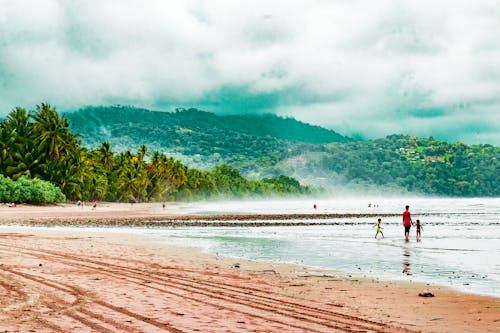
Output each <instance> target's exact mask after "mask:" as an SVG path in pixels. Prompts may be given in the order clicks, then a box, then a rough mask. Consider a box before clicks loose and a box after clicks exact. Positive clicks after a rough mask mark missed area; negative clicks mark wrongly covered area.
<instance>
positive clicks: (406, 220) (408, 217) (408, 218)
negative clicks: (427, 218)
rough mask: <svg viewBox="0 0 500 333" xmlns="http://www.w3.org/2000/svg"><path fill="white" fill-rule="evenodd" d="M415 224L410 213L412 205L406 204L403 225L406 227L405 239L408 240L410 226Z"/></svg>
mask: <svg viewBox="0 0 500 333" xmlns="http://www.w3.org/2000/svg"><path fill="white" fill-rule="evenodd" d="M412 224H413V221H412V220H411V214H410V206H408V205H406V210H405V211H404V212H403V226H404V227H405V240H406V241H407V242H408V241H409V237H410V228H411V225H412Z"/></svg>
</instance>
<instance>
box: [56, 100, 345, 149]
mask: <svg viewBox="0 0 500 333" xmlns="http://www.w3.org/2000/svg"><path fill="white" fill-rule="evenodd" d="M65 117H66V118H67V119H68V120H69V121H70V123H72V124H73V128H74V130H75V131H76V132H78V133H82V134H83V135H84V143H87V144H93V143H94V141H95V143H97V144H100V143H101V142H102V141H104V140H110V139H112V138H114V137H124V136H126V137H129V138H130V139H132V140H134V141H136V142H139V143H140V142H141V141H143V140H144V138H148V141H155V142H157V143H158V144H159V146H161V147H169V146H172V145H176V143H178V141H184V140H186V138H189V137H191V138H192V139H196V140H201V141H208V142H209V143H210V144H211V145H213V144H216V145H218V143H222V142H221V141H231V140H233V141H234V140H237V141H239V140H240V139H243V138H242V137H241V136H243V137H244V139H251V138H252V137H259V138H270V139H274V140H287V141H295V142H305V143H329V142H348V141H352V140H351V139H350V138H348V137H345V136H342V135H340V134H338V133H337V132H335V131H332V130H328V129H325V128H323V127H319V126H314V125H310V124H306V123H303V122H300V121H297V120H295V119H293V118H282V117H279V116H275V115H271V114H265V115H227V116H219V115H216V114H214V113H210V112H204V111H200V110H197V109H177V110H176V112H157V111H150V110H146V109H140V108H134V107H122V106H112V107H87V108H84V109H80V110H78V111H76V112H71V113H66V114H65ZM247 136H248V137H247ZM176 140H178V141H176ZM226 144H230V142H228V143H226ZM222 146H224V144H223V145H222ZM127 148H130V147H127Z"/></svg>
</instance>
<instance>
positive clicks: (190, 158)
mask: <svg viewBox="0 0 500 333" xmlns="http://www.w3.org/2000/svg"><path fill="white" fill-rule="evenodd" d="M67 116H68V118H69V119H70V121H71V122H72V124H74V125H73V126H75V128H76V129H77V131H78V132H79V133H83V134H84V137H83V144H84V145H86V146H90V147H96V146H97V145H98V143H97V142H100V141H104V140H112V142H113V145H114V146H115V147H118V150H121V149H120V144H121V145H122V147H123V149H125V148H126V147H136V148H134V149H137V148H138V147H140V145H142V144H147V145H148V146H150V147H155V149H157V150H160V151H162V152H168V153H169V154H170V153H171V154H172V156H175V157H176V158H177V159H180V160H181V161H182V162H183V163H185V164H187V165H189V166H191V167H197V168H201V169H205V170H212V169H213V168H214V166H215V165H217V164H221V163H226V164H229V165H231V166H233V167H236V168H237V169H238V170H240V172H241V174H242V175H243V176H244V177H247V178H250V179H259V178H262V177H278V176H279V175H280V174H287V175H290V176H293V177H295V178H298V179H301V180H306V181H307V182H308V183H315V184H320V185H331V186H332V187H333V188H334V189H338V188H339V187H348V188H354V189H356V190H366V189H367V188H369V189H372V190H375V191H377V190H378V191H384V193H386V191H387V190H388V189H391V190H396V191H400V192H401V191H406V192H413V193H424V194H436V195H447V196H500V179H499V177H500V176H499V175H500V164H499V158H500V148H498V147H494V146H491V145H487V144H482V145H472V146H469V145H465V144H463V143H460V142H458V143H447V142H444V141H441V140H436V139H434V138H416V137H412V136H405V135H391V136H388V137H386V138H383V139H377V140H370V141H352V140H350V139H348V138H345V137H342V136H339V135H338V134H337V133H336V132H333V131H328V130H325V129H321V128H319V127H317V126H310V125H307V124H304V123H300V122H297V121H295V120H293V119H283V118H279V117H276V116H216V115H214V114H211V113H208V112H202V111H198V110H193V109H190V110H179V111H177V112H175V113H168V112H167V113H161V112H152V111H147V110H143V109H134V108H130V107H109V108H104V107H99V108H87V109H84V110H80V111H77V112H75V113H71V114H67ZM273 126H275V127H276V129H275V130H273ZM291 138H293V139H294V140H290V139H291ZM200 172H202V171H200Z"/></svg>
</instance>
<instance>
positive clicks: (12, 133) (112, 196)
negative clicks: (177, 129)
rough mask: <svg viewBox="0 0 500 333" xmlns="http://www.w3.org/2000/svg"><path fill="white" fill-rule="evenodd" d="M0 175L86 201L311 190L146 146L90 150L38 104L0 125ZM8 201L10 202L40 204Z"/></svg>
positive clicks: (103, 145)
mask: <svg viewBox="0 0 500 333" xmlns="http://www.w3.org/2000/svg"><path fill="white" fill-rule="evenodd" d="M0 175H4V176H5V177H9V178H10V179H12V180H17V182H16V183H18V182H20V183H21V184H24V183H26V181H28V179H33V181H32V182H31V184H33V186H39V187H40V186H41V185H40V184H45V183H40V182H39V181H38V180H37V179H40V180H46V181H48V182H50V183H52V184H55V185H56V186H58V187H59V188H60V190H61V191H62V193H64V194H65V195H66V196H67V197H68V198H69V199H84V200H89V199H96V200H109V201H115V200H118V201H127V200H132V201H146V200H165V199H179V198H182V199H196V198H212V197H225V196H237V197H242V196H251V195H285V194H304V193H310V191H311V189H310V188H309V187H306V186H302V185H300V184H299V183H298V182H297V181H296V180H295V179H292V178H289V177H285V176H278V177H274V178H271V179H264V180H262V181H256V180H255V181H249V180H247V179H245V178H243V177H242V176H241V175H240V174H239V172H238V170H237V169H235V168H234V167H231V166H228V165H219V166H217V167H215V168H214V169H213V170H212V171H200V170H196V169H191V168H188V167H186V166H185V165H183V164H182V163H180V162H179V161H177V160H174V159H173V158H172V157H168V156H166V155H165V154H163V153H159V152H158V151H154V152H152V153H151V154H149V153H148V149H147V147H146V146H145V145H141V146H140V147H139V149H138V150H137V151H136V152H135V153H133V152H131V151H129V150H125V151H122V152H120V153H113V152H112V150H111V145H110V144H109V143H108V142H103V143H101V144H100V145H99V146H98V147H96V148H94V149H92V150H89V149H87V148H84V147H82V146H81V145H80V139H79V137H78V136H77V135H75V134H73V133H72V132H71V130H70V128H69V124H68V121H67V120H66V119H65V118H62V117H60V116H59V114H58V113H57V112H56V111H55V109H53V108H51V107H50V105H48V104H41V105H39V106H38V107H37V109H36V111H34V112H27V111H26V110H25V109H23V108H16V109H14V110H13V111H12V112H11V113H10V114H9V115H8V116H7V119H5V120H4V121H2V122H1V123H0ZM2 177H3V176H2ZM2 179H4V178H2ZM9 198H10V199H11V200H7V201H23V202H24V201H30V202H40V201H37V200H34V199H29V200H28V199H25V198H24V197H17V199H16V200H12V199H15V198H14V197H9ZM56 198H57V200H61V198H62V197H61V196H60V195H57V196H56Z"/></svg>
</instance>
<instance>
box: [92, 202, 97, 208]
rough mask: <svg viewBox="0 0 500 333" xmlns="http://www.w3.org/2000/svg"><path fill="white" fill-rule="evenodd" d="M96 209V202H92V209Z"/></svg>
mask: <svg viewBox="0 0 500 333" xmlns="http://www.w3.org/2000/svg"><path fill="white" fill-rule="evenodd" d="M96 208H97V201H95V200H94V201H92V209H96Z"/></svg>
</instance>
